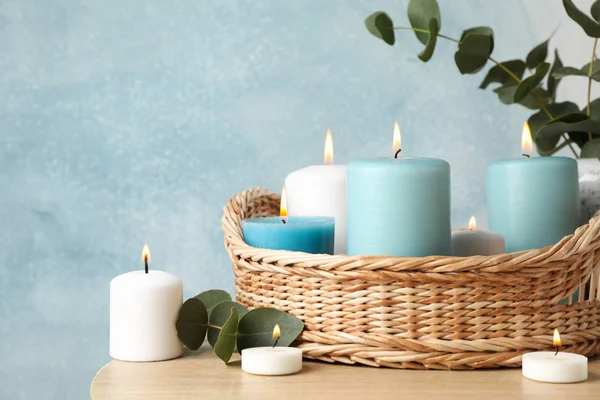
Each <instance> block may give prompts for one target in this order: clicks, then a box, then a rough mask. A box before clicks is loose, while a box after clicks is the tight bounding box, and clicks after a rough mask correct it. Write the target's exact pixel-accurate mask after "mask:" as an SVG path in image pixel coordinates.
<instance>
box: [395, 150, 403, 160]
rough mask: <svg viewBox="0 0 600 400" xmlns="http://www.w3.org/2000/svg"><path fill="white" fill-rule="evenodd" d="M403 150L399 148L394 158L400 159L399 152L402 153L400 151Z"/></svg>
mask: <svg viewBox="0 0 600 400" xmlns="http://www.w3.org/2000/svg"><path fill="white" fill-rule="evenodd" d="M401 151H402V149H401V148H400V149H398V151H397V152H396V154H395V155H394V159H398V154H400V152H401Z"/></svg>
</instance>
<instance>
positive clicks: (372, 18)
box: [365, 11, 396, 46]
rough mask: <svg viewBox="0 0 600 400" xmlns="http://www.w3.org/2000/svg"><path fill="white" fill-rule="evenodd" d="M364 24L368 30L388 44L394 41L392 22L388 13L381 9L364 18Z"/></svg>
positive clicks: (392, 43) (391, 44)
mask: <svg viewBox="0 0 600 400" xmlns="http://www.w3.org/2000/svg"><path fill="white" fill-rule="evenodd" d="M365 26H366V27H367V30H368V31H369V32H371V33H372V34H373V35H374V36H376V37H378V38H379V39H381V40H383V41H384V42H386V43H387V44H389V45H390V46H393V45H394V43H395V42H396V37H395V36H394V29H393V28H394V23H393V22H392V19H391V18H390V17H389V15H387V14H386V13H384V12H383V11H377V12H374V13H373V14H371V15H369V16H368V17H367V19H366V20H365Z"/></svg>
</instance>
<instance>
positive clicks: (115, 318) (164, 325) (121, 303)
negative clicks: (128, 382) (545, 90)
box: [109, 245, 183, 361]
mask: <svg viewBox="0 0 600 400" xmlns="http://www.w3.org/2000/svg"><path fill="white" fill-rule="evenodd" d="M142 259H143V260H144V263H145V270H142V271H133V272H128V273H126V274H122V275H119V276H117V277H115V278H114V279H113V280H112V281H111V282H110V344H109V354H110V356H111V357H112V358H114V359H116V360H121V361H161V360H169V359H172V358H177V357H179V356H181V354H182V351H183V348H182V346H181V343H180V342H179V339H178V338H177V330H176V329H175V321H176V320H177V315H178V313H179V308H180V307H181V304H182V301H183V284H182V283H181V280H180V279H179V278H178V277H176V276H175V275H171V274H169V273H167V272H163V271H155V270H152V271H149V270H148V263H149V262H150V250H149V249H148V245H145V246H144V251H143V255H142Z"/></svg>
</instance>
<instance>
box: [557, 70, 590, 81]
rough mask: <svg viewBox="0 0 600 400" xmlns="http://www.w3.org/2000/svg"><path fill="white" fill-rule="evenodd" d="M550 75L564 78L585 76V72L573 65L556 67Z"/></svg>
mask: <svg viewBox="0 0 600 400" xmlns="http://www.w3.org/2000/svg"><path fill="white" fill-rule="evenodd" d="M552 75H553V76H554V77H555V78H559V79H560V78H564V77H565V76H587V72H583V71H582V70H581V69H578V68H575V67H560V68H557V69H556V70H555V71H554V72H553V73H552Z"/></svg>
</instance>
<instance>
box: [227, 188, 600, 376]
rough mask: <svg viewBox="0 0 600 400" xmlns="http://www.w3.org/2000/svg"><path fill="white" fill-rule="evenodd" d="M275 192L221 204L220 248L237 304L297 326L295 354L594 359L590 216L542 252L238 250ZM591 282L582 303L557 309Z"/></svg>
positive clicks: (350, 358)
mask: <svg viewBox="0 0 600 400" xmlns="http://www.w3.org/2000/svg"><path fill="white" fill-rule="evenodd" d="M278 212H279V195H277V194H274V193H272V192H270V191H268V190H266V189H261V188H257V189H250V190H247V191H245V192H243V193H240V194H238V195H236V196H234V197H233V198H231V199H230V200H229V202H228V203H227V205H226V207H225V212H224V216H223V221H222V222H223V230H224V231H225V247H226V248H227V252H228V253H229V256H230V257H231V259H232V260H233V271H234V274H235V283H236V296H237V300H238V302H240V303H242V304H244V305H246V306H247V307H250V308H253V307H276V308H278V309H280V310H283V311H287V312H289V313H291V314H294V315H296V316H297V317H299V318H301V319H302V320H303V321H304V324H305V330H304V332H303V333H302V334H301V336H300V337H299V339H298V346H299V347H300V348H302V350H303V352H304V356H305V357H307V358H312V359H318V360H322V361H329V362H342V363H346V364H355V363H359V364H365V365H370V366H375V367H378V366H386V367H393V368H412V369H473V368H491V367H517V366H520V364H521V355H522V354H523V353H526V352H530V351H535V350H541V349H549V348H552V331H553V329H554V328H558V329H559V330H560V332H561V339H562V342H563V347H562V351H567V352H573V353H579V354H583V355H586V356H592V355H596V354H600V323H599V322H600V321H599V320H600V286H599V284H598V283H599V280H600V268H599V267H598V263H597V262H596V260H598V258H597V257H598V256H600V216H598V215H597V216H596V217H594V218H593V219H592V220H590V222H589V224H587V225H584V226H582V227H580V228H579V229H578V230H577V231H576V232H575V234H573V235H571V236H567V237H565V238H564V239H563V240H562V241H561V242H560V243H558V244H556V245H554V246H549V247H546V248H544V249H537V250H530V251H522V252H519V253H512V254H502V255H498V256H477V257H465V258H462V257H445V256H431V257H423V258H410V257H387V256H353V257H349V256H345V255H335V256H330V255H314V254H305V253H298V252H289V251H278V250H267V249H259V248H255V247H250V246H248V245H247V244H246V243H245V242H244V239H243V234H242V229H241V221H242V219H246V218H251V217H260V216H271V215H278ZM588 282H589V299H586V300H585V301H584V298H583V296H584V291H583V290H581V291H580V295H579V300H578V301H574V302H573V301H569V302H568V304H565V305H559V304H558V303H559V301H560V300H561V299H565V298H567V297H569V298H570V297H571V295H573V293H575V291H576V290H577V289H578V288H583V287H584V286H585V284H586V283H588Z"/></svg>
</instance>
